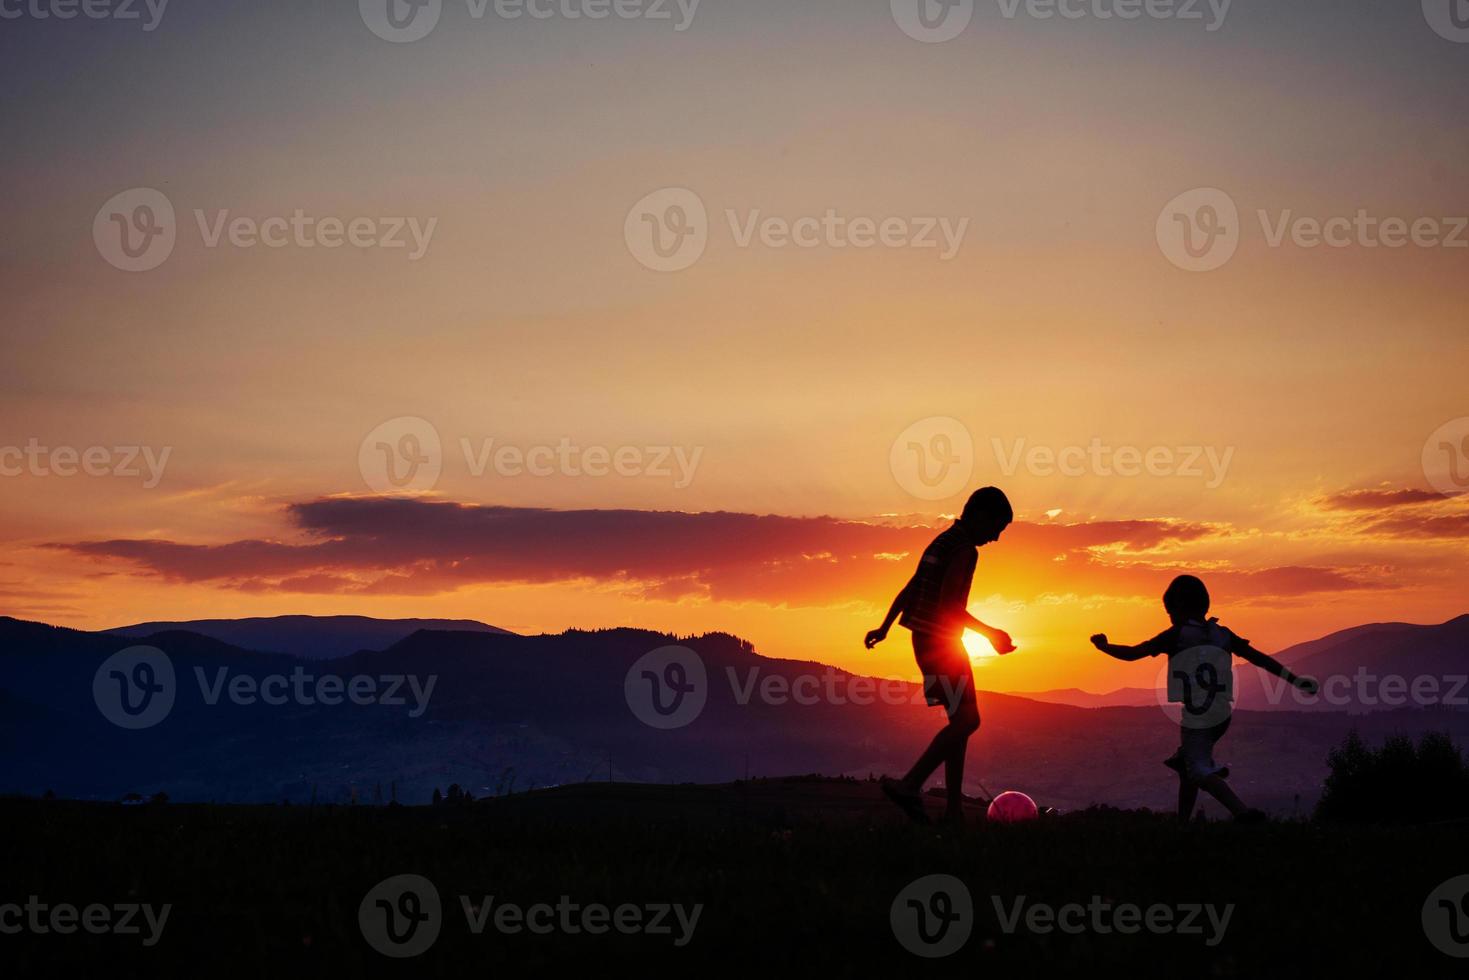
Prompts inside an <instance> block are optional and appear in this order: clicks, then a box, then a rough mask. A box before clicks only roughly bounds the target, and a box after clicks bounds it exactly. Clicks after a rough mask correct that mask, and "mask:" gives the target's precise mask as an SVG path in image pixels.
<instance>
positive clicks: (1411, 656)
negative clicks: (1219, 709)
mask: <svg viewBox="0 0 1469 980" xmlns="http://www.w3.org/2000/svg"><path fill="white" fill-rule="evenodd" d="M1279 659H1280V660H1281V661H1283V662H1284V663H1285V664H1287V665H1288V666H1289V667H1290V668H1291V669H1292V670H1294V671H1296V672H1297V673H1300V674H1307V675H1310V676H1312V677H1315V678H1316V679H1317V680H1319V681H1321V683H1322V685H1323V691H1322V693H1321V695H1320V696H1319V697H1316V698H1308V697H1306V696H1305V695H1298V693H1297V692H1296V691H1295V689H1294V688H1287V687H1285V686H1284V685H1282V684H1281V683H1280V682H1279V680H1278V679H1276V678H1274V677H1271V676H1270V675H1267V674H1263V673H1262V672H1261V671H1258V670H1255V669H1253V668H1251V667H1249V666H1248V665H1245V666H1243V667H1242V668H1241V669H1240V670H1239V671H1238V672H1237V677H1239V680H1240V683H1239V693H1238V696H1237V699H1236V705H1237V706H1238V707H1240V708H1244V709H1251V710H1261V711H1268V710H1272V709H1274V710H1286V711H1347V712H1351V713H1354V714H1363V713H1367V712H1374V711H1391V710H1394V709H1396V708H1400V707H1413V706H1420V705H1424V704H1429V703H1434V704H1447V705H1448V706H1450V707H1453V708H1456V709H1458V710H1461V711H1462V710H1464V709H1465V708H1469V615H1464V616H1459V617H1457V618H1455V619H1451V620H1449V621H1448V622H1446V623H1439V624H1437V625H1433V626H1419V625H1415V624H1412V623H1376V624H1372V625H1369V626H1358V627H1356V628H1354V629H1349V630H1342V631H1341V632H1339V633H1333V634H1331V635H1330V636H1325V637H1322V638H1321V639H1319V640H1312V641H1310V642H1308V643H1300V644H1297V645H1296V646H1293V647H1290V648H1289V649H1286V650H1282V651H1281V652H1280V654H1279ZM1415 689H1416V694H1415Z"/></svg>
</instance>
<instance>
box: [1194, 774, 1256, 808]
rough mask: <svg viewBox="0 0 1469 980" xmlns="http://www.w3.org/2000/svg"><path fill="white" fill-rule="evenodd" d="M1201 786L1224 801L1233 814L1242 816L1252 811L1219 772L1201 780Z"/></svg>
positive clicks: (1217, 798) (1221, 801) (1215, 797)
mask: <svg viewBox="0 0 1469 980" xmlns="http://www.w3.org/2000/svg"><path fill="white" fill-rule="evenodd" d="M1199 786H1200V788H1202V789H1203V790H1204V792H1206V793H1208V794H1209V795H1210V796H1212V797H1214V799H1216V800H1218V801H1219V802H1220V803H1223V804H1224V806H1225V807H1226V808H1227V809H1228V810H1229V812H1230V814H1231V815H1232V816H1234V817H1242V816H1244V815H1245V814H1247V813H1249V812H1250V808H1249V807H1247V806H1245V803H1244V801H1243V800H1241V799H1240V798H1239V797H1238V796H1237V795H1235V792H1234V790H1232V789H1230V788H1229V784H1228V783H1226V782H1225V781H1224V780H1223V779H1222V778H1220V777H1219V776H1218V775H1217V774H1216V775H1213V776H1210V777H1209V778H1207V779H1205V780H1203V781H1201V782H1200V783H1199Z"/></svg>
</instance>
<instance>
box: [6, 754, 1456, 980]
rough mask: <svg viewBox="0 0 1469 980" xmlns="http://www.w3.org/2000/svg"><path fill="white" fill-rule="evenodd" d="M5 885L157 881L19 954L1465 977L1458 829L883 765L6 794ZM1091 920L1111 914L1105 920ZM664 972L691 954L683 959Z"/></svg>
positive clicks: (321, 970) (57, 958)
mask: <svg viewBox="0 0 1469 980" xmlns="http://www.w3.org/2000/svg"><path fill="white" fill-rule="evenodd" d="M0 825H3V826H4V827H5V828H6V830H5V832H4V835H3V844H0V867H3V883H0V904H4V903H9V902H15V903H20V904H24V903H25V902H26V900H27V899H28V897H29V896H31V895H35V896H37V897H38V898H39V899H40V900H41V901H43V902H46V903H48V904H51V905H55V904H57V903H72V904H75V905H77V906H86V905H89V904H92V903H101V904H104V905H115V904H118V903H128V902H136V903H151V904H153V905H155V906H159V905H162V904H164V903H168V904H170V905H172V911H171V913H170V916H169V919H168V921H167V924H166V926H165V927H164V930H163V932H162V935H161V939H160V940H159V941H158V943H157V944H156V945H155V946H153V947H151V948H144V947H143V945H142V941H141V938H140V937H138V936H116V935H101V936H94V935H88V934H86V933H84V932H77V933H75V934H72V935H58V934H54V933H52V934H46V935H36V934H34V933H32V932H30V931H29V930H26V931H23V932H21V933H20V934H13V935H0V956H3V961H4V963H5V964H6V971H5V972H6V974H7V975H8V976H48V975H58V976H59V975H61V974H60V973H59V972H58V971H62V970H72V969H74V970H77V971H80V972H79V973H77V974H76V975H79V976H96V975H101V974H103V973H106V974H109V975H114V976H132V975H136V976H144V975H148V976H220V975H224V976H259V977H276V976H284V975H295V974H297V973H300V972H302V971H307V972H310V973H312V974H314V975H317V976H323V977H335V976H349V975H389V974H398V975H403V976H408V975H415V976H426V977H446V976H455V977H465V976H475V975H489V974H492V973H493V974H495V975H503V973H504V971H514V972H515V973H516V974H521V973H524V972H526V971H539V970H543V969H545V970H554V969H556V968H560V967H576V968H579V969H585V970H596V971H598V972H599V973H601V972H609V971H611V972H613V974H614V975H621V974H622V973H623V972H624V971H632V972H633V973H634V974H635V975H636V974H647V975H651V976H664V975H687V976H693V975H698V974H713V975H727V974H730V973H745V974H748V973H751V972H752V971H760V972H762V973H764V972H773V973H774V974H775V975H777V976H787V975H792V974H793V973H796V972H798V971H801V970H808V971H810V972H809V975H811V976H832V975H836V976H848V975H862V976H871V975H882V973H884V972H891V971H902V972H903V973H904V974H911V973H913V972H914V971H917V972H920V973H940V974H945V975H950V974H952V975H961V974H962V975H967V976H974V977H986V976H997V975H1001V974H1003V975H1006V976H1014V975H1016V974H1015V973H1014V972H1013V971H1016V970H1019V971H1023V975H1028V976H1049V975H1053V974H1054V975H1064V974H1077V975H1089V974H1090V973H1091V972H1092V971H1096V970H1105V971H1107V972H1106V973H1104V974H1100V975H1112V972H1113V971H1114V970H1115V969H1121V970H1125V971H1127V974H1128V975H1141V976H1161V975H1168V976H1170V977H1185V978H1187V977H1258V976H1287V975H1289V976H1293V977H1298V976H1303V975H1306V976H1328V977H1329V976H1334V975H1336V976H1377V977H1382V976H1395V977H1436V976H1450V975H1460V976H1462V975H1464V974H1465V973H1466V972H1469V971H1466V964H1469V961H1466V960H1454V959H1450V958H1449V957H1447V956H1445V955H1444V954H1442V953H1440V952H1439V951H1437V950H1436V949H1434V948H1433V946H1432V945H1430V943H1429V942H1428V940H1427V939H1426V938H1425V935H1424V931H1423V926H1422V923H1421V911H1422V907H1423V903H1424V900H1425V899H1426V898H1427V897H1428V894H1429V892H1430V891H1432V890H1433V889H1434V888H1435V887H1436V886H1437V885H1438V884H1440V883H1441V882H1443V881H1444V880H1445V879H1447V878H1450V877H1453V876H1456V875H1460V874H1465V873H1469V848H1466V846H1465V845H1466V835H1465V832H1464V829H1463V828H1462V827H1461V826H1450V825H1443V826H1437V827H1428V828H1417V829H1399V830H1378V829H1370V828H1358V829H1338V828H1320V827H1315V826H1311V825H1307V824H1303V823H1288V824H1280V823H1276V824H1266V825H1261V826H1246V827H1237V826H1233V825H1229V824H1209V825H1199V826H1191V827H1180V826H1177V825H1176V824H1175V823H1174V822H1173V820H1172V819H1171V817H1169V816H1167V815H1160V814H1150V813H1146V812H1141V813H1139V812H1120V811H1086V812H1081V813H1074V814H1068V815H1062V816H1059V817H1054V818H1050V819H1046V820H1042V821H1039V822H1037V823H1034V824H1030V825H1024V826H1015V827H999V826H987V825H985V824H983V822H982V821H980V820H979V818H978V814H977V813H976V814H975V815H974V820H973V821H972V825H971V826H969V827H968V828H966V829H964V830H962V831H952V830H938V829H929V828H918V827H914V826H911V825H909V824H906V823H904V822H903V821H902V820H900V819H898V818H896V817H895V816H894V814H893V813H892V812H890V810H889V808H888V807H887V805H886V804H885V803H884V802H883V801H882V800H881V799H880V798H879V795H878V793H877V791H876V788H875V786H873V785H872V784H869V783H855V782H850V781H833V780H772V781H755V782H752V783H738V784H733V785H730V786H722V787H656V786H615V785H585V786H577V787H566V788H562V789H557V790H547V791H542V792H536V793H531V794H526V795H522V796H517V797H512V798H508V799H498V800H492V801H485V802H481V803H475V804H472V805H467V806H453V807H450V806H439V807H409V808H405V807H391V808H389V807H269V806H260V807H254V806H209V805H176V804H163V805H149V806H138V807H119V806H111V805H100V804H87V803H69V802H54V801H53V802H47V801H36V800H6V801H0ZM405 873H412V874H418V875H422V876H424V877H426V878H428V879H429V880H430V881H432V882H433V884H434V886H435V888H436V890H437V892H438V894H439V896H440V898H441V900H442V906H443V917H442V925H441V931H440V933H439V936H438V938H437V940H436V941H435V942H434V943H433V945H432V946H431V947H430V948H429V949H428V950H427V951H426V952H424V953H422V954H421V955H418V956H416V957H413V958H409V959H401V960H398V959H390V958H387V957H385V956H383V955H381V954H380V953H378V952H376V951H375V950H374V949H373V948H372V947H371V946H369V944H368V943H367V941H366V940H365V939H364V937H363V933H362V930H361V928H360V926H359V921H358V907H359V905H360V904H361V902H362V900H363V897H364V896H365V895H366V894H367V892H368V891H369V890H370V889H371V888H373V886H374V885H376V884H377V883H378V882H380V881H382V880H383V879H385V878H388V877H389V876H393V875H399V874H405ZM938 873H942V874H948V875H952V876H954V877H956V878H958V879H960V880H961V881H962V882H964V884H965V885H966V887H967V889H968V891H969V893H970V895H971V896H972V899H973V906H974V917H973V925H972V932H971V934H970V936H969V939H968V941H967V942H966V943H965V944H964V945H963V947H962V948H960V949H959V950H958V951H957V952H955V953H954V954H953V955H951V956H948V957H946V958H943V959H936V960H925V959H920V958H918V957H916V956H914V955H913V954H911V953H910V952H908V951H907V950H905V949H904V948H903V947H902V946H901V945H900V944H899V943H898V941H897V939H895V937H894V933H893V930H892V927H891V925H890V920H889V913H890V908H891V906H892V903H893V900H894V898H895V897H896V896H897V894H898V892H899V891H900V890H902V889H903V888H904V886H906V885H907V884H908V883H910V882H911V881H913V880H914V879H916V878H919V877H921V876H924V875H930V874H938ZM460 896H466V898H467V904H469V905H470V906H471V907H474V906H481V907H482V906H483V904H484V902H485V897H486V896H493V905H492V907H498V906H499V905H502V904H504V903H514V904H516V905H519V906H522V907H529V906H531V905H534V904H536V903H548V904H550V905H552V906H555V905H557V903H558V902H561V901H562V900H563V896H565V900H566V901H569V902H574V903H577V904H578V905H579V906H586V905H589V904H592V903H601V904H603V905H606V906H609V907H613V908H615V907H617V906H619V905H627V904H631V905H638V906H645V907H650V906H656V905H663V904H673V903H678V904H682V905H683V906H685V908H686V909H689V908H691V907H692V906H694V905H699V906H701V907H702V910H701V912H700V914H699V918H698V920H697V925H696V926H695V928H694V930H693V933H692V938H691V939H690V940H689V941H688V942H687V943H686V944H685V945H682V946H679V945H676V941H677V939H678V935H679V933H680V931H681V930H680V929H679V927H678V926H677V925H676V924H673V923H674V920H673V918H672V916H671V915H670V917H669V918H668V919H667V920H666V921H667V922H669V923H670V924H673V925H672V933H671V934H663V935H648V934H643V933H638V934H622V933H619V932H617V931H615V930H613V931H609V932H607V933H606V934H602V935H589V934H586V933H579V934H568V933H567V932H565V931H564V930H560V929H558V930H557V931H556V932H553V933H552V934H550V935H534V934H530V933H526V932H521V933H518V934H506V933H501V932H497V931H496V930H495V928H494V925H493V924H491V925H490V926H489V927H488V928H487V929H486V930H485V931H484V932H483V933H482V934H479V935H476V934H474V933H473V932H471V930H470V928H469V927H468V925H467V923H466V916H465V912H464V910H463V908H462V905H461V898H460ZM1022 896H1023V897H1024V901H1025V903H1027V905H1028V904H1030V903H1036V902H1043V903H1049V904H1051V905H1055V906H1061V905H1064V904H1066V903H1081V904H1082V905H1088V904H1089V903H1092V901H1093V896H1097V897H1098V899H1099V900H1100V901H1102V902H1105V903H1107V904H1109V905H1117V904H1119V903H1132V904H1134V905H1138V906H1142V907H1147V906H1150V905H1155V904H1164V905H1169V906H1183V905H1190V904H1196V903H1197V904H1213V905H1214V906H1216V908H1218V909H1222V908H1223V907H1224V906H1227V905H1233V906H1234V910H1233V912H1232V917H1231V918H1230V920H1229V923H1228V926H1227V929H1226V930H1225V932H1224V935H1223V938H1222V940H1221V941H1219V942H1218V944H1217V945H1214V946H1210V945H1208V941H1209V938H1210V936H1211V934H1212V933H1213V932H1214V931H1215V930H1213V929H1212V928H1211V927H1210V926H1209V924H1208V922H1207V919H1204V918H1202V917H1201V919H1200V920H1199V921H1200V924H1201V926H1202V930H1203V934H1202V935H1187V936H1185V935H1177V934H1155V933H1151V932H1148V931H1146V930H1143V931H1140V932H1138V933H1137V934H1132V935H1127V934H1121V933H1119V932H1117V931H1115V930H1113V931H1107V932H1102V931H1099V930H1097V929H1096V928H1094V927H1092V926H1091V925H1090V921H1091V920H1090V916H1091V914H1090V913H1088V925H1087V928H1086V931H1084V932H1082V933H1080V934H1065V933H1061V932H1051V933H1048V934H1040V933H1035V932H1031V931H1029V930H1028V929H1027V928H1026V926H1025V924H1024V923H1023V922H1022V923H1021V924H1020V925H1019V927H1018V928H1017V929H1016V930H1015V931H1013V932H1007V931H1006V930H1005V929H1004V928H1003V927H1002V924H1001V921H1000V918H1001V917H1000V915H999V914H998V913H997V911H996V905H995V902H996V897H998V900H999V902H1000V904H1001V906H1002V907H1003V908H1004V909H1005V910H1006V914H1007V915H1008V914H1009V910H1011V909H1013V907H1014V905H1015V903H1016V901H1017V900H1019V899H1021V897H1022ZM1110 921H1111V920H1110V919H1104V926H1107V925H1108V924H1109V923H1110ZM674 971H691V972H689V973H682V974H675V973H674Z"/></svg>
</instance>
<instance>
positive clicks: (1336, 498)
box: [1320, 488, 1444, 510]
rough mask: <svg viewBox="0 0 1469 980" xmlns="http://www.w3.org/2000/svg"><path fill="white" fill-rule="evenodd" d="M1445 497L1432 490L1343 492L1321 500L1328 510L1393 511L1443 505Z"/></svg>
mask: <svg viewBox="0 0 1469 980" xmlns="http://www.w3.org/2000/svg"><path fill="white" fill-rule="evenodd" d="M1443 501H1444V496H1443V495H1442V494H1438V493H1434V492H1433V491H1432V490H1412V489H1406V488H1405V489H1402V490H1343V491H1341V492H1340V493H1333V494H1330V495H1328V496H1325V497H1322V498H1321V499H1320V503H1321V506H1323V507H1325V508H1326V509H1328V510H1391V509H1393V508H1396V507H1416V506H1418V505H1420V504H1432V503H1443Z"/></svg>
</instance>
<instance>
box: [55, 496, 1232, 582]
mask: <svg viewBox="0 0 1469 980" xmlns="http://www.w3.org/2000/svg"><path fill="white" fill-rule="evenodd" d="M286 514H287V516H288V518H289V520H290V522H291V523H292V524H293V525H294V526H295V528H296V529H297V531H298V535H297V538H298V540H295V541H290V542H286V541H263V540H245V541H233V542H229V543H226V544H215V545H209V544H189V543H184V542H177V541H168V540H111V541H83V542H72V543H66V544H59V545H55V546H54V547H58V548H62V549H65V550H68V551H71V552H73V553H76V554H81V555H86V556H89V557H93V558H99V559H115V560H121V561H125V562H128V563H130V564H131V565H133V566H134V567H135V568H137V569H139V570H141V571H143V572H144V573H146V574H151V575H156V576H159V577H161V578H163V579H165V580H166V581H169V582H185V583H193V582H211V583H216V584H220V585H224V586H227V587H232V588H237V589H241V590H245V591H251V592H268V591H276V592H297V593H307V594H347V593H356V594H382V595H430V594H436V593H441V592H447V591H452V590H454V589H456V588H459V587H461V586H465V585H471V584H485V583H549V582H567V581H576V580H591V581H602V582H617V581H622V582H626V583H628V584H629V585H630V586H633V587H634V592H635V594H641V595H643V596H645V597H648V598H661V599H671V598H678V597H682V596H686V595H691V594H704V595H707V596H709V597H711V598H714V599H721V600H729V601H757V602H766V603H776V604H791V605H810V604H823V603H829V602H833V601H843V600H848V599H852V598H857V597H869V598H870V596H871V595H872V594H873V592H874V590H875V591H877V592H883V591H886V590H888V589H889V588H890V587H891V586H892V583H893V582H894V581H895V580H896V581H897V583H898V584H901V581H902V579H903V578H905V577H906V576H907V575H908V574H909V573H910V572H911V569H912V566H913V563H914V562H915V561H916V558H917V554H918V553H919V552H921V551H922V549H923V547H924V546H925V545H926V544H927V543H928V541H929V540H930V539H931V538H932V537H933V534H934V533H935V528H933V527H927V526H921V525H911V526H893V525H891V524H875V523H866V522H862V521H848V520H839V519H836V518H831V517H780V516H769V515H766V516H761V515H754V514H739V513H727V512H715V513H697V514H693V513H684V512H679V511H637V510H546V509H540V508H525V507H493V506H482V505H472V504H458V503H452V502H445V501H428V500H418V499H403V498H329V499H321V500H313V501H307V502H303V503H297V504H293V505H291V506H290V507H288V508H287V510H286ZM1218 533H1220V531H1219V529H1218V528H1215V527H1212V526H1209V525H1202V524H1188V523H1184V522H1178V521H1167V520H1135V521H1099V522H1091V523H1083V524H1066V525H1063V524H1043V525H1036V524H1024V523H1020V524H1016V525H1014V526H1013V527H1012V528H1011V529H1010V530H1009V531H1008V532H1007V533H1006V536H1005V538H1004V542H1005V547H1003V548H996V549H994V551H993V552H989V551H987V552H986V555H987V556H988V555H990V554H991V553H994V554H997V555H1000V556H1001V557H1000V558H999V560H998V561H996V562H993V563H992V564H991V566H990V567H991V568H992V569H994V570H995V571H996V573H997V574H1004V575H1009V574H1016V573H1026V574H1027V575H1028V577H1034V576H1054V575H1055V571H1056V570H1055V566H1054V564H1053V562H1054V561H1055V560H1056V558H1057V557H1058V556H1076V557H1078V558H1080V559H1085V558H1086V556H1087V555H1088V554H1090V553H1091V552H1092V551H1093V550H1095V549H1102V550H1105V551H1111V552H1118V553H1128V554H1132V553H1146V552H1149V551H1153V550H1156V549H1159V548H1164V547H1167V546H1170V545H1172V544H1176V543H1181V542H1186V541H1195V540H1198V539H1200V538H1203V537H1206V536H1209V535H1213V534H1218Z"/></svg>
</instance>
